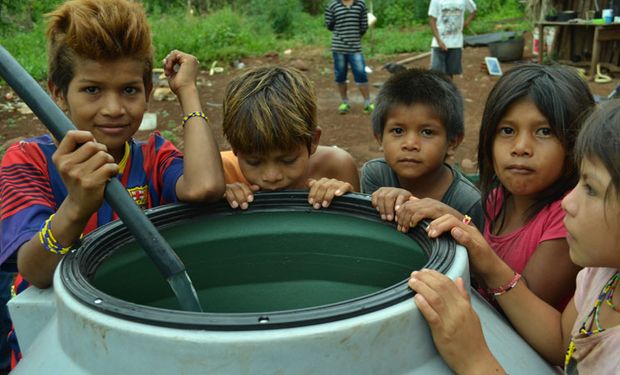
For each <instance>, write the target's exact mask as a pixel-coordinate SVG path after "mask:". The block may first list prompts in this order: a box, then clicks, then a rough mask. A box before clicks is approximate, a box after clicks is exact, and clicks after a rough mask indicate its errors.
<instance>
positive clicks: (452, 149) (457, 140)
mask: <svg viewBox="0 0 620 375" xmlns="http://www.w3.org/2000/svg"><path fill="white" fill-rule="evenodd" d="M463 137H464V135H463V134H459V135H457V136H456V137H454V139H452V140H451V141H448V150H447V151H446V156H447V157H450V158H451V157H454V155H455V154H456V149H457V147H459V145H460V144H461V142H463Z"/></svg>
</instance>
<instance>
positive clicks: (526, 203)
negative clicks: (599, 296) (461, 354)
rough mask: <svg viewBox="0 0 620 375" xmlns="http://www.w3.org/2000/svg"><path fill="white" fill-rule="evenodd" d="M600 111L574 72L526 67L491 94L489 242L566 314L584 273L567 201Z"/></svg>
mask: <svg viewBox="0 0 620 375" xmlns="http://www.w3.org/2000/svg"><path fill="white" fill-rule="evenodd" d="M593 105H594V99H593V97H592V94H591V93H590V90H589V88H588V85H587V84H586V82H585V81H584V80H583V79H581V77H579V75H578V74H577V73H576V72H575V71H574V70H573V69H570V68H564V67H561V66H559V65H557V66H543V65H537V64H526V65H521V66H518V67H516V68H514V69H512V70H510V71H509V72H508V73H507V74H505V75H504V76H503V77H502V78H501V79H500V80H499V81H498V82H497V84H496V85H495V87H493V89H492V90H491V92H490V93H489V97H488V99H487V102H486V106H485V109H484V113H483V117H482V124H481V128H480V138H479V142H478V162H479V168H480V190H481V191H482V201H483V202H485V207H484V212H485V225H484V232H483V233H484V236H485V238H486V240H487V241H488V242H489V244H490V245H491V248H492V249H493V250H494V251H495V252H496V253H497V254H498V255H499V257H500V258H501V259H502V260H504V261H505V262H506V263H507V264H508V265H509V266H510V267H512V269H513V270H514V271H515V272H518V273H520V274H523V277H524V278H525V279H526V280H527V283H528V286H529V288H530V289H531V290H532V291H533V292H534V293H535V294H536V295H538V296H539V297H540V298H542V299H543V300H545V301H546V302H547V303H549V304H551V305H553V306H555V307H556V308H558V309H559V310H560V311H561V310H562V309H563V308H564V305H565V304H566V303H567V302H568V300H569V299H570V297H571V295H572V293H573V291H574V280H575V275H576V274H577V272H578V268H577V267H576V266H575V265H574V264H573V263H572V262H571V261H570V258H569V254H568V244H567V242H566V238H565V237H566V229H565V228H564V226H563V224H562V219H563V217H564V213H563V212H562V209H561V207H560V201H561V199H562V197H563V196H564V195H565V194H566V193H567V192H568V191H570V189H571V188H572V187H573V186H574V185H575V183H576V180H577V167H576V166H575V163H574V161H573V158H572V150H573V145H574V141H575V138H576V136H577V133H578V131H579V128H580V126H581V123H582V120H583V116H584V114H587V113H588V112H589V111H590V110H591V108H592V107H593Z"/></svg>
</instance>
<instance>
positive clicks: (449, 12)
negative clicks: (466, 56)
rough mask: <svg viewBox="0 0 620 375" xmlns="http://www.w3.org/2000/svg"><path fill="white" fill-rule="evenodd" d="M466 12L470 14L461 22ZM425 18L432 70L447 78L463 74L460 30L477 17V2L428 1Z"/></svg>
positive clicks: (461, 34) (457, 0)
mask: <svg viewBox="0 0 620 375" xmlns="http://www.w3.org/2000/svg"><path fill="white" fill-rule="evenodd" d="M465 12H469V16H467V19H466V20H465V22H463V19H464V18H465ZM428 17H429V24H430V26H431V31H432V32H433V40H432V42H431V47H432V55H431V69H433V70H437V71H440V72H442V73H445V74H448V75H449V76H450V78H452V76H454V75H455V74H461V73H463V67H462V65H461V55H462V52H463V29H465V28H466V27H467V26H469V24H470V23H471V21H472V20H473V19H474V18H475V17H476V4H475V3H474V2H473V1H472V0H431V2H430V4H429V6H428Z"/></svg>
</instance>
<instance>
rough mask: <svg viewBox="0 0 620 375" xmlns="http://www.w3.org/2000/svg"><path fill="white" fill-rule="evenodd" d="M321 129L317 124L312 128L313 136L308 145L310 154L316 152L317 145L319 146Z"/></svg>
mask: <svg viewBox="0 0 620 375" xmlns="http://www.w3.org/2000/svg"><path fill="white" fill-rule="evenodd" d="M322 132H323V130H322V129H321V128H320V127H319V126H317V127H316V129H314V136H313V137H312V144H311V145H310V155H312V154H314V153H315V152H316V149H317V147H319V140H320V139H321V133H322Z"/></svg>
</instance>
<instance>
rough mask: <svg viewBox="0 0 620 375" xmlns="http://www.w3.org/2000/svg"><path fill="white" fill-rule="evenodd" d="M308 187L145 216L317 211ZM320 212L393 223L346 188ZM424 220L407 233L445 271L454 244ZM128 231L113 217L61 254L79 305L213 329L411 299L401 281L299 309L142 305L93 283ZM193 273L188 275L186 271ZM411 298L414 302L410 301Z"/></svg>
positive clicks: (328, 316)
mask: <svg viewBox="0 0 620 375" xmlns="http://www.w3.org/2000/svg"><path fill="white" fill-rule="evenodd" d="M307 194H308V193H307V191H302V190H288V191H280V192H259V193H257V194H256V196H255V200H254V202H253V203H252V204H251V205H250V207H249V208H248V210H246V211H238V210H237V211H235V210H232V209H231V208H230V207H229V206H228V203H227V202H226V201H219V202H216V203H212V204H208V205H192V204H185V203H175V204H170V205H164V206H160V207H157V208H153V209H149V210H146V211H145V213H146V215H147V217H148V218H149V219H150V220H151V221H152V222H153V224H155V226H156V227H157V228H158V229H163V228H165V227H167V226H171V225H173V224H174V225H178V224H179V223H182V222H185V221H191V220H192V218H194V217H196V216H201V215H205V211H208V212H209V213H208V214H206V215H214V216H225V215H237V214H248V213H256V212H283V211H296V212H316V210H314V209H313V208H312V207H311V206H310V205H309V204H308V202H307ZM321 212H322V213H333V214H341V215H348V216H353V217H357V218H362V219H364V220H369V221H373V222H377V223H379V224H381V225H388V226H392V227H395V224H394V223H388V222H385V221H382V220H381V219H380V218H379V216H378V215H377V211H376V210H375V208H373V207H372V204H371V201H370V196H369V195H366V194H360V193H350V194H347V195H345V196H343V197H339V198H337V199H335V200H334V201H333V202H332V204H331V205H330V207H328V208H323V209H321ZM427 224H428V222H426V221H423V222H421V223H420V224H419V225H418V226H416V227H415V228H413V229H411V230H410V231H409V233H407V235H408V236H409V237H411V238H412V240H415V241H417V242H418V244H419V245H420V246H421V247H422V249H423V250H424V251H425V252H426V253H427V255H428V261H427V263H426V264H425V265H424V266H423V267H424V268H429V269H434V270H437V271H439V272H442V273H446V272H447V270H448V269H449V268H450V267H451V265H452V263H453V260H454V253H455V247H456V245H455V243H454V241H453V240H452V239H451V238H450V237H448V236H442V237H439V238H437V239H433V240H431V239H429V237H428V236H427V235H426V231H425V230H424V229H423V227H426V225H427ZM132 241H133V239H132V236H131V234H130V233H129V232H128V230H127V228H126V227H125V226H124V225H123V223H122V222H120V221H114V222H111V223H109V224H106V225H104V226H101V227H100V228H98V229H97V230H95V231H93V232H92V233H90V234H89V235H88V236H86V237H85V238H84V240H83V242H82V244H81V246H80V247H79V249H77V250H73V251H71V252H70V253H69V254H67V255H66V256H65V258H64V259H63V261H62V262H61V265H60V278H61V280H62V283H63V285H64V287H65V288H66V289H67V291H68V293H69V294H70V295H71V296H73V297H74V298H75V299H77V300H78V301H79V302H81V303H82V304H85V305H87V306H88V307H90V308H92V309H93V310H96V311H98V312H100V313H103V314H106V315H111V316H115V317H118V318H121V319H126V320H130V321H135V322H139V323H144V324H150V325H156V326H159V327H171V328H183V329H195V330H212V331H246V330H268V329H279V328H292V327H302V326H308V325H314V324H322V323H328V322H333V321H338V320H342V319H347V318H351V317H355V316H359V315H363V314H367V313H371V312H374V311H377V310H381V309H384V308H387V307H390V306H392V305H395V304H397V303H399V302H401V301H404V300H407V299H411V298H412V297H413V295H414V292H413V291H412V290H411V289H409V287H408V286H407V280H403V281H401V282H399V283H397V284H395V285H392V286H390V287H388V288H385V289H382V290H380V291H378V292H375V293H372V294H368V295H365V296H362V297H358V298H355V299H350V300H346V301H340V302H337V303H333V304H329V305H322V306H315V307H309V308H303V309H295V310H286V311H270V312H264V313H200V312H189V311H182V310H172V309H163V308H158V307H152V306H146V305H140V304H136V303H133V302H129V301H125V300H122V299H119V298H116V297H114V296H111V295H108V294H106V293H104V292H102V291H101V290H99V289H97V288H95V287H94V286H93V284H92V283H91V280H92V277H93V276H94V274H95V272H96V270H97V268H98V266H99V265H100V264H101V263H102V262H103V261H104V260H105V259H106V257H107V256H109V255H110V254H111V253H112V252H113V251H114V250H115V249H116V248H118V247H121V246H123V245H125V244H127V243H129V242H132ZM190 277H191V275H190ZM412 303H413V302H412Z"/></svg>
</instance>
